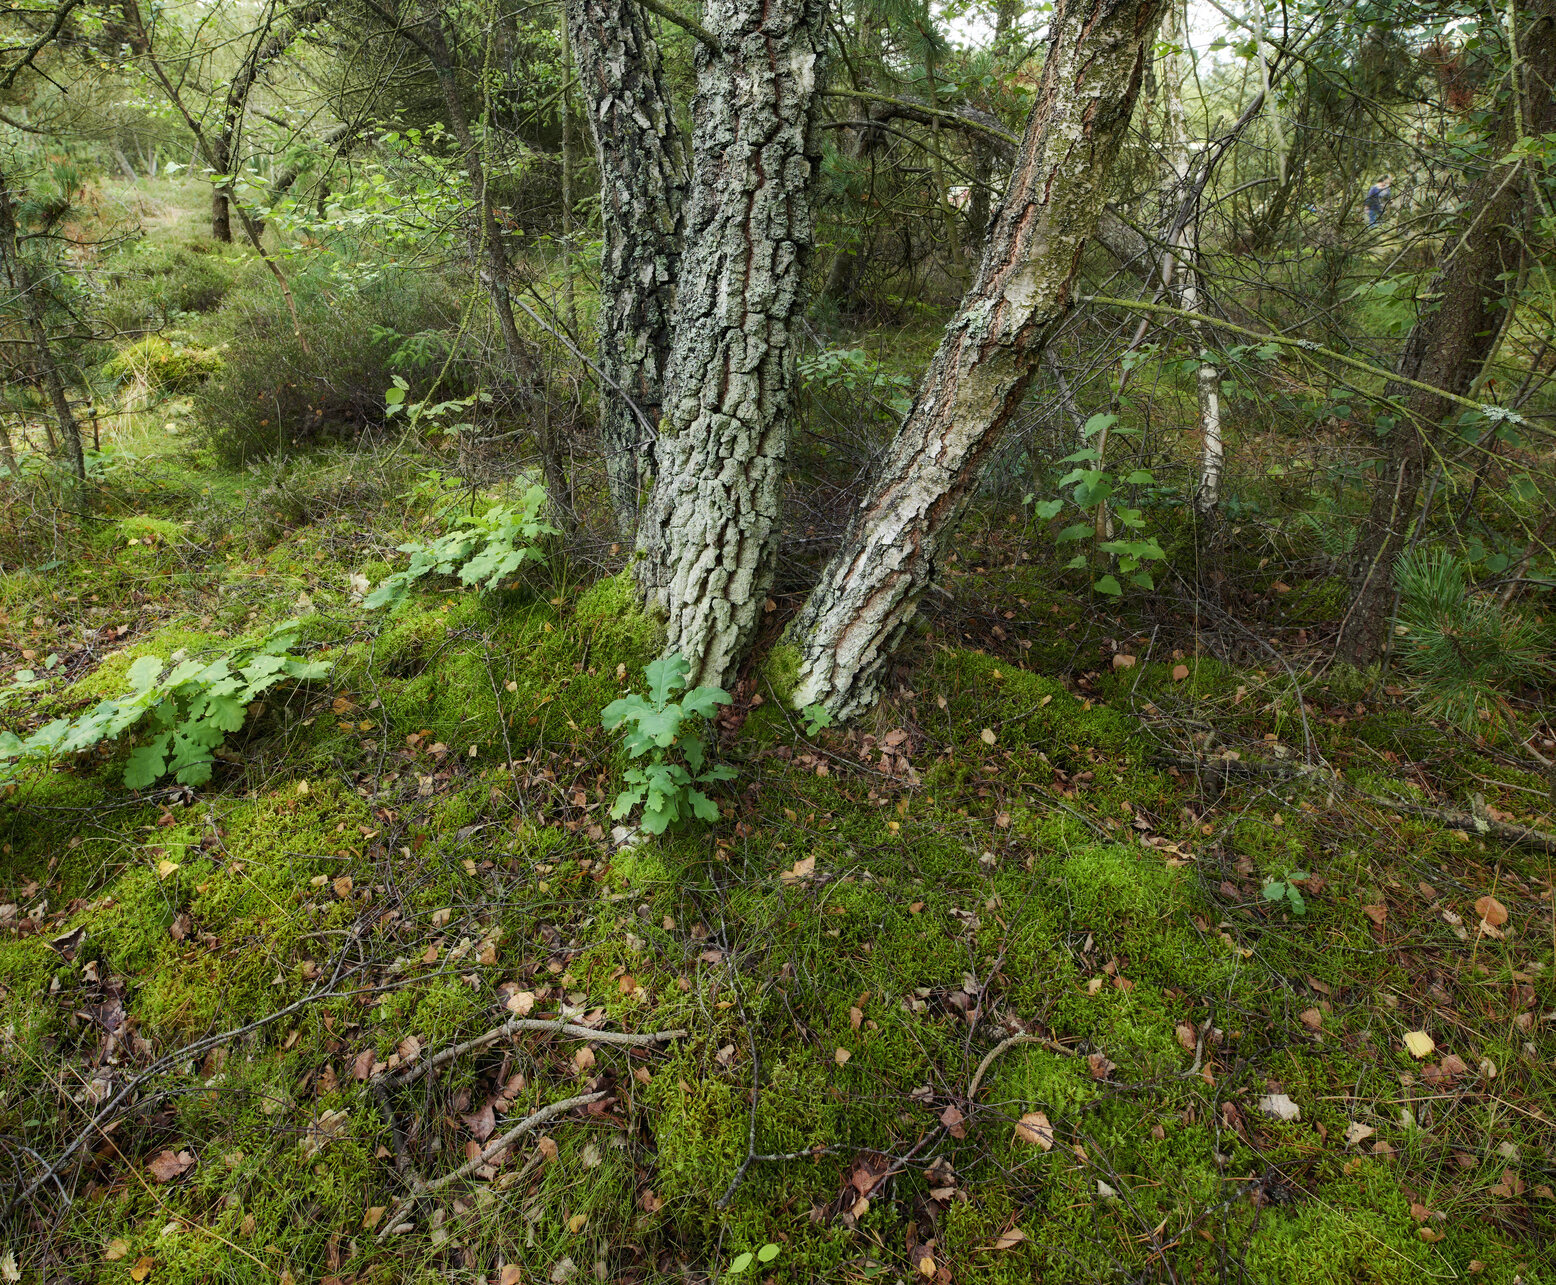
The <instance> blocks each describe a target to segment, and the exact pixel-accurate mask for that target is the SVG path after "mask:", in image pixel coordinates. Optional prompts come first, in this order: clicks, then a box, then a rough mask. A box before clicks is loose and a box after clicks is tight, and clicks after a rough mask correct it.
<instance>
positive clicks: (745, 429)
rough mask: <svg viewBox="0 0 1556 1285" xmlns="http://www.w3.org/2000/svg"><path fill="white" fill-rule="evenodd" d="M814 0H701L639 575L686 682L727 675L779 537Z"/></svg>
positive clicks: (803, 256) (763, 589)
mask: <svg viewBox="0 0 1556 1285" xmlns="http://www.w3.org/2000/svg"><path fill="white" fill-rule="evenodd" d="M823 12H824V5H823V4H822V3H821V0H711V2H710V3H709V4H708V5H706V6H705V8H704V10H703V22H704V25H705V26H706V27H707V28H708V30H709V31H710V32H711V33H712V34H713V36H714V37H715V38H716V39H717V40H718V42H719V44H720V46H721V47H722V52H721V53H719V54H713V53H712V52H711V51H710V50H709V49H708V48H707V47H706V46H705V45H703V46H699V48H698V50H697V92H696V96H695V98H694V100H693V105H692V116H693V135H692V178H691V186H690V193H689V199H688V202H687V206H686V230H685V238H684V242H683V248H682V252H681V269H680V276H679V279H678V283H677V286H676V297H675V306H674V312H673V314H672V319H671V320H672V333H673V336H674V339H673V344H672V347H671V350H670V355H669V362H668V366H667V369H666V374H665V398H664V414H663V418H662V420H661V424H660V435H659V441H658V443H657V444H656V446H655V467H656V470H657V476H656V478H655V482H654V491H653V494H652V496H651V497H650V500H649V503H648V504H647V505H646V506H645V509H644V512H643V515H642V521H641V524H640V527H639V532H638V549H639V552H640V553H641V554H642V555H643V556H642V557H641V559H640V560H639V562H638V564H637V572H638V582H639V584H640V586H641V587H642V589H643V592H644V597H645V599H646V601H647V605H648V607H649V609H650V610H651V611H652V612H654V613H655V614H657V615H660V616H661V617H662V618H663V619H664V622H665V627H666V633H667V650H669V651H671V652H675V651H679V652H680V653H681V654H682V655H684V656H685V657H686V659H687V660H688V662H689V663H690V665H691V674H690V677H689V679H688V682H689V683H692V684H698V683H704V684H706V683H717V684H720V685H723V686H726V687H727V686H731V685H732V680H733V677H734V672H735V667H736V665H737V664H738V663H739V661H740V660H741V658H742V657H743V655H744V653H745V651H746V649H747V647H748V646H749V644H750V642H751V639H752V637H753V635H754V634H755V632H756V629H757V626H758V624H759V623H760V620H761V617H762V607H763V604H764V602H765V600H766V596H767V589H768V586H769V584H770V582H771V579H772V572H773V563H774V557H775V554H776V551H777V538H778V516H779V501H780V491H781V487H782V483H783V467H784V459H785V456H786V454H787V450H788V438H789V422H790V411H791V409H792V404H793V398H794V359H795V351H794V350H795V343H796V336H795V335H794V334H792V333H791V324H792V323H793V322H794V321H795V320H796V319H797V318H798V317H799V315H800V313H801V310H802V306H803V302H804V297H803V296H804V289H803V288H804V271H805V267H806V264H807V261H808V259H809V257H810V251H811V246H812V233H813V222H814V220H813V213H812V207H811V187H812V182H813V178H814V176H815V175H816V173H817V172H818V171H819V167H820V157H819V155H818V149H817V146H816V141H815V127H814V114H815V113H814V106H815V91H816V81H817V76H818V73H819V71H820V63H821V55H822V49H823V46H824V36H823V31H822V15H823Z"/></svg>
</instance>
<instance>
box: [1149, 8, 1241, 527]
mask: <svg viewBox="0 0 1556 1285" xmlns="http://www.w3.org/2000/svg"><path fill="white" fill-rule="evenodd" d="M1168 23H1169V29H1168V32H1167V39H1168V42H1169V43H1172V42H1175V41H1182V40H1187V39H1188V30H1187V24H1186V23H1185V22H1184V21H1183V16H1182V14H1181V13H1180V11H1179V8H1178V6H1177V5H1176V4H1174V5H1173V8H1172V10H1171V15H1170V17H1169V18H1168ZM1187 62H1188V60H1187V59H1186V58H1185V57H1184V56H1183V53H1182V51H1181V50H1180V49H1176V48H1175V49H1174V50H1173V52H1172V53H1169V54H1168V55H1167V66H1166V67H1165V68H1164V73H1165V74H1164V76H1163V79H1164V80H1165V82H1166V84H1165V86H1164V94H1165V97H1166V108H1167V111H1166V115H1167V149H1168V156H1169V158H1170V164H1171V166H1172V174H1173V192H1174V198H1175V199H1170V200H1168V201H1167V202H1165V203H1164V207H1165V208H1166V209H1167V210H1168V211H1169V213H1168V218H1169V220H1175V218H1176V210H1177V207H1178V203H1179V202H1180V201H1182V200H1184V199H1185V196H1186V194H1187V192H1188V189H1189V175H1190V171H1191V169H1192V168H1193V162H1194V157H1193V145H1192V143H1191V142H1190V140H1189V128H1188V122H1187V120H1186V119H1185V117H1184V111H1183V85H1184V82H1185V81H1187V79H1188V66H1187ZM1198 224H1199V220H1198V218H1197V217H1195V216H1194V215H1192V214H1191V215H1190V216H1189V217H1188V218H1186V219H1184V220H1183V221H1182V224H1181V226H1180V227H1179V229H1178V234H1177V236H1176V237H1174V238H1173V247H1172V248H1173V257H1174V258H1176V259H1177V261H1178V301H1179V305H1180V306H1181V307H1182V308H1183V309H1184V310H1185V311H1186V312H1201V311H1203V308H1202V306H1201V299H1200V288H1199V267H1198V264H1197V263H1196V261H1195V252H1196V249H1197V247H1198V244H1199V226H1198ZM1190 333H1191V334H1192V335H1193V336H1194V346H1195V348H1196V349H1198V351H1199V370H1198V372H1197V377H1196V380H1195V382H1196V385H1197V392H1198V400H1199V430H1200V434H1201V438H1202V444H1201V447H1200V465H1199V485H1198V486H1197V487H1195V489H1194V508H1195V510H1196V511H1197V512H1198V513H1199V514H1200V516H1201V517H1208V516H1210V515H1211V514H1213V513H1214V512H1215V511H1216V508H1217V506H1218V505H1219V504H1220V503H1221V474H1222V471H1223V468H1224V466H1225V460H1226V449H1225V446H1224V444H1223V442H1222V440H1221V372H1220V371H1219V370H1217V369H1216V365H1215V363H1214V362H1212V361H1211V360H1210V354H1209V353H1208V352H1207V351H1206V350H1205V347H1204V337H1203V333H1202V326H1201V323H1200V322H1198V321H1195V322H1191V323H1190Z"/></svg>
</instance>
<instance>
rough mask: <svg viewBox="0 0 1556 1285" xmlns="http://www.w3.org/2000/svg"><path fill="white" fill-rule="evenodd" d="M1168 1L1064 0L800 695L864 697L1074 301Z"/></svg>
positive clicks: (844, 700) (805, 666)
mask: <svg viewBox="0 0 1556 1285" xmlns="http://www.w3.org/2000/svg"><path fill="white" fill-rule="evenodd" d="M1161 3H1162V0H1089V2H1088V0H1060V3H1058V4H1057V5H1056V7H1055V10H1054V15H1053V21H1052V27H1051V35H1050V38H1049V44H1048V54H1047V58H1046V60H1045V62H1044V65H1043V78H1042V81H1041V84H1040V85H1039V88H1038V93H1037V97H1036V101H1035V103H1034V105H1033V109H1032V115H1031V117H1030V118H1029V119H1028V121H1027V128H1026V134H1025V137H1024V138H1023V139H1022V142H1021V148H1020V152H1019V153H1018V155H1017V158H1016V163H1015V166H1014V169H1013V172H1012V175H1011V179H1010V185H1009V188H1008V189H1007V191H1006V194H1005V198H1004V201H1003V202H1002V203H1001V205H1000V208H999V211H998V212H997V213H996V214H995V216H994V222H993V226H992V227H991V229H990V233H989V240H988V245H987V248H986V249H985V251H984V256H983V261H982V263H981V265H980V266H979V269H978V276H977V279H976V281H975V282H974V284H973V287H972V289H971V290H970V291H969V292H968V293H967V296H966V298H964V299H963V301H962V306H961V309H960V311H959V312H958V314H957V316H956V318H955V319H954V320H953V321H952V322H951V324H950V325H949V326H948V327H947V329H946V334H945V337H944V338H943V339H942V341H941V344H940V348H939V350H938V351H937V352H936V354H935V356H934V359H933V361H932V362H931V363H930V367H929V370H928V372H927V373H926V374H925V377H924V382H923V384H922V386H921V387H920V389H919V394H918V398H917V400H916V401H915V402H914V405H913V409H912V410H911V411H910V412H909V415H908V418H907V420H906V421H905V423H904V424H903V426H902V428H901V430H900V431H899V432H898V434H897V437H896V439H895V441H894V442H893V444H892V446H891V448H890V450H889V452H888V454H887V457H886V460H885V463H884V466H883V468H882V470H881V475H880V477H879V479H878V480H877V482H876V484H875V486H874V488H873V490H872V492H871V494H870V496H869V497H868V498H867V499H866V500H865V501H864V503H863V505H862V506H861V509H860V511H859V512H858V513H857V514H855V516H854V519H853V521H852V523H851V524H850V526H849V530H848V532H847V534H846V535H845V536H844V539H843V544H842V547H841V548H840V549H839V550H838V552H837V554H836V555H835V556H834V557H833V559H832V561H831V562H830V563H829V564H828V565H827V567H826V569H825V571H824V572H823V573H822V577H821V581H820V583H819V584H818V585H817V586H816V588H815V590H814V591H813V592H812V594H811V596H810V599H809V600H808V601H807V602H806V605H805V608H804V610H803V611H802V612H801V613H800V615H799V616H798V617H797V618H796V620H795V621H794V623H793V625H792V626H791V628H790V632H789V635H788V636H789V638H790V639H791V640H792V642H793V643H794V644H795V645H797V646H798V648H799V651H800V668H799V678H798V683H797V686H796V689H795V692H794V693H793V700H794V704H795V705H796V706H797V707H804V706H806V705H810V704H812V703H818V702H819V703H820V704H823V705H825V706H826V707H827V709H828V710H829V711H830V712H831V713H832V715H833V716H834V717H836V718H841V719H846V718H850V717H852V716H853V715H855V714H858V713H860V712H861V711H862V710H864V709H866V708H868V707H869V706H870V705H871V704H872V703H873V702H874V700H875V699H876V697H877V696H878V695H879V693H880V691H881V689H882V686H883V685H884V681H885V676H886V672H887V666H888V663H889V661H890V659H891V656H892V654H893V652H894V651H895V650H896V647H897V644H898V643H899V642H900V640H901V638H902V635H903V633H904V631H905V630H906V629H907V628H908V626H909V625H910V623H911V622H912V620H913V617H914V614H915V612H916V611H917V607H918V602H919V599H920V597H921V596H922V595H923V593H924V591H925V589H926V588H927V587H928V586H929V583H930V581H931V579H932V578H933V575H934V570H935V558H936V555H937V553H938V551H939V548H940V543H941V540H942V539H943V538H944V536H945V534H946V533H947V532H948V531H949V530H951V529H952V528H954V526H955V524H956V521H957V519H958V518H959V517H960V515H961V513H962V511H963V510H964V508H965V507H966V504H967V502H968V500H969V499H970V498H971V496H972V494H973V491H974V489H975V488H976V485H977V481H978V475H979V473H980V472H981V471H982V467H983V465H984V463H985V462H986V461H987V460H988V459H989V458H990V457H991V456H992V454H993V453H994V449H995V447H996V446H997V444H998V442H999V438H1000V435H1001V433H1002V432H1003V430H1004V428H1005V426H1006V424H1007V423H1008V421H1009V420H1010V418H1011V416H1012V414H1013V412H1014V411H1015V410H1016V409H1017V408H1018V407H1019V406H1020V404H1021V401H1022V398H1023V396H1024V395H1025V393H1026V390H1027V386H1028V385H1029V383H1030V382H1031V380H1032V377H1033V374H1034V372H1035V370H1036V367H1037V364H1038V361H1039V359H1040V357H1041V354H1042V351H1043V348H1044V346H1045V345H1046V344H1047V342H1048V340H1049V338H1050V337H1051V336H1052V335H1053V333H1054V331H1055V329H1056V328H1057V326H1058V324H1059V323H1060V322H1061V321H1062V320H1063V319H1064V316H1065V314H1066V312H1067V311H1068V309H1069V296H1070V289H1071V285H1072V283H1073V281H1074V278H1075V274H1076V271H1077V269H1078V267H1079V264H1080V258H1081V251H1082V249H1083V248H1084V245H1085V242H1086V240H1087V238H1088V237H1089V236H1091V235H1092V233H1093V231H1094V229H1095V226H1096V222H1097V217H1098V213H1099V211H1100V210H1101V208H1102V198H1103V196H1104V195H1105V193H1106V191H1107V185H1108V180H1109V177H1110V175H1111V172H1112V168H1113V161H1114V159H1115V157H1116V156H1117V154H1118V148H1119V144H1120V142H1121V141H1122V139H1123V136H1124V132H1125V130H1126V128H1127V127H1128V124H1129V118H1130V115H1131V113H1132V111H1133V108H1134V104H1135V99H1136V97H1137V96H1138V94H1139V90H1140V81H1141V76H1142V72H1143V68H1144V65H1145V60H1146V58H1147V57H1148V56H1149V53H1148V50H1149V46H1150V42H1151V39H1152V37H1153V35H1154V33H1155V30H1156V23H1157V18H1158V16H1159V13H1160V9H1161Z"/></svg>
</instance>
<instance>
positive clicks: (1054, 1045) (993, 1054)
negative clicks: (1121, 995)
mask: <svg viewBox="0 0 1556 1285" xmlns="http://www.w3.org/2000/svg"><path fill="white" fill-rule="evenodd" d="M1018 1044H1041V1045H1042V1046H1043V1047H1044V1048H1045V1049H1047V1050H1048V1051H1049V1052H1050V1053H1062V1054H1063V1055H1064V1056H1065V1057H1077V1056H1079V1054H1078V1053H1077V1051H1076V1050H1075V1049H1071V1048H1066V1047H1065V1046H1064V1045H1063V1044H1061V1043H1059V1041H1058V1040H1051V1039H1049V1038H1048V1036H1046V1035H1037V1034H1033V1033H1031V1032H1027V1031H1023V1032H1022V1033H1021V1034H1019V1035H1012V1036H1011V1037H1010V1038H1009V1039H1004V1040H1001V1041H1000V1042H999V1043H998V1044H996V1045H995V1046H994V1047H993V1048H991V1049H990V1050H989V1051H988V1052H987V1053H985V1054H984V1055H983V1061H981V1062H979V1063H978V1069H977V1070H976V1071H974V1072H973V1078H972V1083H971V1084H969V1085H968V1086H967V1100H968V1101H969V1102H971V1101H972V1100H973V1099H974V1098H976V1097H977V1096H978V1090H979V1088H980V1087H982V1085H983V1077H984V1075H985V1074H986V1073H987V1072H988V1069H989V1067H991V1066H992V1065H994V1061H995V1059H996V1058H998V1057H999V1055H1000V1054H1001V1053H1004V1052H1006V1051H1008V1050H1010V1049H1013V1048H1015V1047H1016V1046H1017V1045H1018Z"/></svg>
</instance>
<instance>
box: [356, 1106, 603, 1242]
mask: <svg viewBox="0 0 1556 1285" xmlns="http://www.w3.org/2000/svg"><path fill="white" fill-rule="evenodd" d="M605 1096H606V1092H605V1090H603V1089H601V1090H599V1091H598V1092H595V1093H583V1094H580V1095H579V1096H578V1097H576V1098H563V1099H562V1100H561V1101H560V1102H553V1103H551V1104H550V1105H549V1106H543V1107H541V1108H540V1109H539V1110H538V1111H533V1112H531V1113H530V1114H529V1115H527V1116H525V1117H524V1118H523V1119H522V1120H520V1121H519V1122H518V1123H517V1124H516V1125H514V1126H513V1128H511V1129H509V1130H508V1131H507V1132H506V1133H504V1134H503V1135H502V1136H501V1137H499V1138H497V1139H496V1140H495V1141H493V1142H489V1143H487V1145H486V1146H485V1147H484V1148H482V1150H481V1153H480V1154H479V1155H477V1156H474V1157H472V1158H471V1159H469V1160H467V1161H465V1163H464V1164H462V1165H460V1166H459V1168H458V1169H455V1170H453V1171H452V1172H451V1173H446V1174H444V1175H443V1176H442V1177H441V1178H434V1179H433V1180H432V1181H431V1182H420V1181H417V1182H415V1183H414V1184H413V1185H412V1188H411V1191H410V1193H409V1194H408V1195H406V1196H403V1197H401V1199H400V1203H399V1204H397V1205H396V1206H395V1207H394V1211H393V1212H392V1213H391V1214H390V1215H389V1217H387V1218H386V1219H384V1229H383V1230H382V1231H381V1232H379V1233H378V1239H379V1240H380V1241H382V1240H384V1239H385V1238H387V1237H388V1236H389V1234H390V1233H391V1232H393V1231H394V1229H395V1228H396V1227H398V1226H399V1225H400V1219H401V1217H402V1216H403V1215H404V1214H405V1212H406V1211H407V1210H408V1209H410V1208H411V1206H413V1205H414V1204H415V1203H416V1202H417V1201H418V1200H421V1199H423V1198H425V1197H427V1196H430V1195H432V1194H433V1193H434V1192H438V1191H441V1190H443V1188H444V1187H447V1186H449V1185H450V1184H451V1183H455V1182H458V1181H459V1180H460V1179H461V1178H466V1177H468V1176H469V1175H470V1174H472V1173H474V1172H475V1171H476V1170H477V1169H479V1168H480V1167H481V1166H482V1165H484V1164H486V1163H488V1162H489V1161H490V1160H491V1158H492V1157H493V1156H495V1155H496V1154H497V1153H498V1152H499V1151H502V1150H504V1149H505V1148H507V1147H508V1146H511V1145H512V1144H513V1142H515V1141H516V1140H517V1139H518V1138H520V1137H522V1136H523V1135H524V1134H526V1133H528V1132H529V1131H530V1130H531V1129H535V1128H538V1127H539V1126H540V1125H543V1124H545V1123H546V1122H547V1121H548V1120H554V1119H556V1117H557V1116H559V1115H565V1114H566V1113H567V1112H569V1111H571V1110H572V1109H573V1108H574V1107H583V1106H588V1105H589V1104H590V1103H591V1102H598V1101H599V1100H600V1099H601V1098H603V1097H605Z"/></svg>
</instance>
